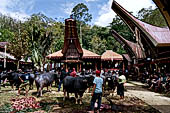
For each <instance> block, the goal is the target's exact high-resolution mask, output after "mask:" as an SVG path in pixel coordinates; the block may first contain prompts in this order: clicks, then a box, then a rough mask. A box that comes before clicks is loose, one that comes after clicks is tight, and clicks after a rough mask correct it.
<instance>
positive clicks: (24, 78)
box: [18, 69, 29, 96]
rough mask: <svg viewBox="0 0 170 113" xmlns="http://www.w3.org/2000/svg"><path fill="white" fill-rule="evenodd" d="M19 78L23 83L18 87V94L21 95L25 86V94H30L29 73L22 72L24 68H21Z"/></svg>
mask: <svg viewBox="0 0 170 113" xmlns="http://www.w3.org/2000/svg"><path fill="white" fill-rule="evenodd" d="M18 78H19V80H20V81H21V83H22V84H21V85H20V86H19V88H18V95H20V91H21V89H22V88H24V89H25V96H28V91H29V88H28V87H29V74H24V73H22V70H20V69H19V73H18Z"/></svg>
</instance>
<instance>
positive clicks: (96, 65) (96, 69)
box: [95, 62, 97, 70]
mask: <svg viewBox="0 0 170 113" xmlns="http://www.w3.org/2000/svg"><path fill="white" fill-rule="evenodd" d="M95 70H97V62H95Z"/></svg>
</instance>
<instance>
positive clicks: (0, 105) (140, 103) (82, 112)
mask: <svg viewBox="0 0 170 113" xmlns="http://www.w3.org/2000/svg"><path fill="white" fill-rule="evenodd" d="M126 88H127V92H125V100H120V99H119V96H117V95H115V94H114V96H113V95H112V94H110V95H105V96H104V97H103V98H102V107H101V113H107V112H110V113H117V112H121V113H159V112H165V113H166V111H163V110H164V109H163V110H162V111H161V110H159V109H158V107H155V106H154V105H157V104H152V103H149V102H148V100H150V101H152V100H153V102H156V103H159V102H160V100H162V98H160V99H158V101H159V102H158V101H154V99H155V98H152V97H151V96H153V97H156V96H157V95H151V94H150V93H148V92H147V90H146V91H145V90H144V89H143V88H141V86H140V85H135V84H134V83H133V84H130V83H127V84H126ZM141 92H142V93H141ZM145 92H146V93H145ZM106 94H108V93H106ZM30 96H33V97H35V98H36V101H37V102H39V103H40V106H41V107H40V108H37V109H35V108H34V109H30V108H29V109H23V110H21V111H17V110H15V109H13V108H12V105H11V103H12V101H11V99H17V98H21V97H24V95H20V96H17V91H11V87H9V86H8V87H6V88H3V87H2V89H1V93H0V113H87V111H88V110H89V105H90V99H91V95H90V93H85V94H84V96H83V105H76V104H75V99H74V95H73V94H72V95H71V96H70V99H66V101H63V92H57V88H55V87H53V88H52V92H47V91H46V88H44V94H43V96H42V97H36V89H35V88H34V90H31V91H29V97H30ZM145 97H147V98H145ZM163 98H165V97H163ZM168 99H169V98H168ZM165 100H166V99H165ZM165 100H164V101H165ZM162 102H163V101H162ZM168 102H169V101H168ZM167 104H168V105H170V104H169V103H167ZM151 105H152V106H153V107H152V106H151ZM161 105H166V104H164V103H160V106H159V107H164V106H161ZM168 105H166V106H168ZM155 108H156V109H155ZM157 109H158V110H159V111H158V110H157ZM167 113H168V112H167ZM169 113H170V112H169Z"/></svg>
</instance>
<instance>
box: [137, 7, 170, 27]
mask: <svg viewBox="0 0 170 113" xmlns="http://www.w3.org/2000/svg"><path fill="white" fill-rule="evenodd" d="M137 17H138V18H139V19H140V20H142V21H144V22H146V23H149V24H152V25H155V26H159V27H165V26H167V24H166V22H165V19H164V18H163V16H162V14H161V13H160V11H159V9H158V8H156V9H152V7H149V8H142V9H141V10H140V11H139V12H138V15H137Z"/></svg>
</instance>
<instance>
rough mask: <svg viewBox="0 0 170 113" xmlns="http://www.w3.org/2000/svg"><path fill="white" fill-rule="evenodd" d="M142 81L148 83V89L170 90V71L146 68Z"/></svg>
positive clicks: (156, 90)
mask: <svg viewBox="0 0 170 113" xmlns="http://www.w3.org/2000/svg"><path fill="white" fill-rule="evenodd" d="M141 81H142V83H145V84H146V85H147V87H148V89H150V90H153V91H155V92H161V93H162V92H169V91H170V73H166V72H165V71H163V70H156V69H154V71H153V72H149V71H148V70H147V69H145V70H144V71H143V73H142V74H141Z"/></svg>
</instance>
